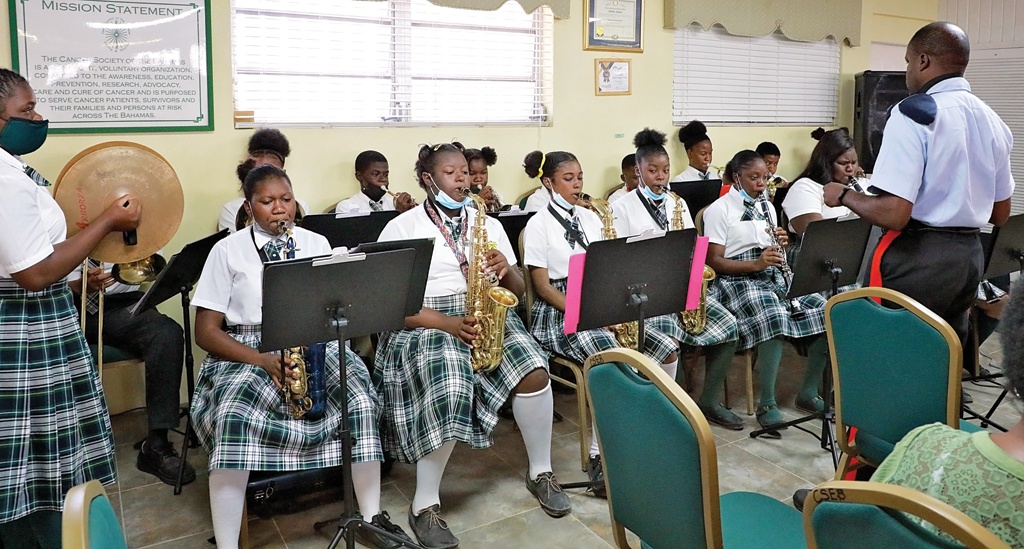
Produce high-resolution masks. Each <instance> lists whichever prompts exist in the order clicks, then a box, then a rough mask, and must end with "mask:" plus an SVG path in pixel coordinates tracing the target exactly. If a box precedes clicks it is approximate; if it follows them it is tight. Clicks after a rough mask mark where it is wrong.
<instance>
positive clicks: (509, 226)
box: [487, 210, 537, 265]
mask: <svg viewBox="0 0 1024 549" xmlns="http://www.w3.org/2000/svg"><path fill="white" fill-rule="evenodd" d="M536 213H537V212H526V211H523V210H508V211H501V212H489V213H488V214H487V215H489V216H491V217H493V218H495V219H497V220H498V221H499V222H500V223H501V227H502V228H503V229H505V236H507V237H508V241H509V242H511V243H512V249H513V250H514V251H515V255H516V263H518V264H519V265H522V264H523V258H522V257H519V246H516V245H515V243H516V242H519V234H520V233H522V232H523V229H525V228H526V222H527V221H529V220H530V218H531V217H533V215H534V214H536Z"/></svg>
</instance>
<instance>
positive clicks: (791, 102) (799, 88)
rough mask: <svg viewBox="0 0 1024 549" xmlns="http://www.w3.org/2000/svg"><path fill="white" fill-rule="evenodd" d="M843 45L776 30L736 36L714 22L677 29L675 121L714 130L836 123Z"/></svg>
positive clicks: (674, 81) (829, 40)
mask: <svg viewBox="0 0 1024 549" xmlns="http://www.w3.org/2000/svg"><path fill="white" fill-rule="evenodd" d="M839 75H840V46H839V44H838V43H837V42H836V41H835V40H834V39H832V38H826V39H825V40H822V41H820V42H797V41H794V40H790V39H788V38H786V37H785V36H784V35H783V34H782V33H781V32H778V31H777V32H775V33H774V34H771V35H768V36H764V37H756V38H751V37H746V36H734V35H731V34H729V33H728V32H726V30H725V29H724V28H722V27H721V26H719V25H716V26H714V27H712V28H711V29H710V30H708V31H705V30H704V29H703V28H701V27H700V25H698V24H696V23H695V24H692V25H690V26H689V27H687V28H685V29H676V31H675V42H674V46H673V70H672V122H673V124H675V125H677V126H681V125H684V124H686V123H687V122H689V121H690V120H694V119H696V120H700V121H702V122H704V123H706V124H709V125H712V124H713V125H716V126H834V125H835V121H836V117H837V116H838V110H839Z"/></svg>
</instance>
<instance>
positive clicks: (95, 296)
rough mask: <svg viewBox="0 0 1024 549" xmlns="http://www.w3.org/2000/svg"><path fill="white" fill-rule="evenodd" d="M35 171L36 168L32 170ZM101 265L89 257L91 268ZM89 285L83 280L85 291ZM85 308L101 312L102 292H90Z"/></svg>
mask: <svg viewBox="0 0 1024 549" xmlns="http://www.w3.org/2000/svg"><path fill="white" fill-rule="evenodd" d="M32 171H35V170H32ZM99 266H100V262H99V261H96V260H95V259H93V258H91V257H90V258H89V269H90V270H92V269H95V268H96V267H99ZM88 287H89V279H88V278H86V279H85V280H83V281H82V290H83V291H85V290H87V289H88ZM85 310H86V311H88V312H89V314H91V315H95V314H99V312H100V293H99V292H89V297H87V298H86V299H85Z"/></svg>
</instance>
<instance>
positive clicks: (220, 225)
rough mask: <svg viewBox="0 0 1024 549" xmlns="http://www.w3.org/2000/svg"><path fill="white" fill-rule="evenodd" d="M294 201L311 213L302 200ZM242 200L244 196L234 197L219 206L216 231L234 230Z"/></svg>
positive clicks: (305, 211)
mask: <svg viewBox="0 0 1024 549" xmlns="http://www.w3.org/2000/svg"><path fill="white" fill-rule="evenodd" d="M295 201H296V202H298V204H299V206H301V207H302V213H303V214H311V213H313V212H311V211H310V210H309V204H307V203H306V202H305V201H304V200H301V199H298V198H296V199H295ZM243 202H245V198H235V199H233V200H231V201H230V202H228V203H227V204H224V205H223V206H221V208H220V217H219V218H218V219H217V230H218V231H223V230H224V229H227V230H228V232H232V233H233V232H235V217H236V216H237V215H238V209H239V208H241V207H242V203H243Z"/></svg>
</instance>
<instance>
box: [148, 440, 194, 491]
mask: <svg viewBox="0 0 1024 549" xmlns="http://www.w3.org/2000/svg"><path fill="white" fill-rule="evenodd" d="M180 465H181V456H179V455H178V452H177V450H175V449H174V446H172V445H171V443H170V442H168V441H166V440H165V441H161V442H158V443H156V444H151V443H150V441H149V439H146V440H144V441H143V442H142V446H141V447H140V448H139V457H138V458H137V459H136V460H135V467H137V468H138V469H139V470H140V471H142V472H143V473H149V474H151V475H156V477H157V478H158V479H160V480H161V481H162V482H163V483H164V484H170V485H171V486H174V484H175V483H176V482H177V481H178V467H179V466H180ZM195 479H196V469H195V467H192V465H191V464H190V463H188V462H185V471H184V473H183V474H182V476H181V484H182V485H183V486H184V485H185V484H188V483H190V482H192V481H194V480H195Z"/></svg>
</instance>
